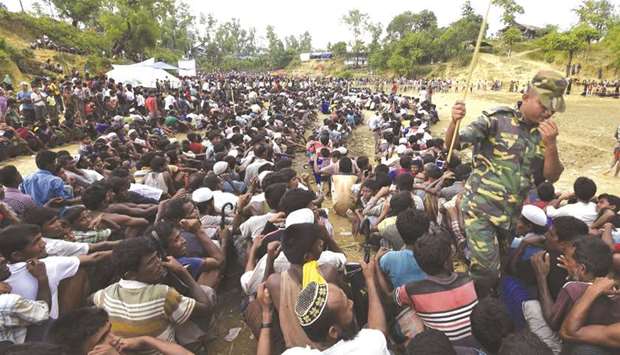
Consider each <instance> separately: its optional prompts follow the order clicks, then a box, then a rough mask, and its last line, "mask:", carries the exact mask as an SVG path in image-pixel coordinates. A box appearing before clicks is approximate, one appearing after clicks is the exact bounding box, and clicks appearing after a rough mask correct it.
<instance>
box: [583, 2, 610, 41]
mask: <svg viewBox="0 0 620 355" xmlns="http://www.w3.org/2000/svg"><path fill="white" fill-rule="evenodd" d="M573 11H574V12H575V13H576V14H577V15H578V16H579V22H582V23H586V24H588V25H590V26H592V27H594V28H595V29H596V30H597V31H598V32H599V33H600V34H601V35H605V34H606V33H607V31H608V29H609V27H610V26H611V25H612V24H613V23H614V5H613V4H611V3H610V2H609V1H608V0H583V2H582V3H581V5H580V6H579V7H578V8H576V9H573Z"/></svg>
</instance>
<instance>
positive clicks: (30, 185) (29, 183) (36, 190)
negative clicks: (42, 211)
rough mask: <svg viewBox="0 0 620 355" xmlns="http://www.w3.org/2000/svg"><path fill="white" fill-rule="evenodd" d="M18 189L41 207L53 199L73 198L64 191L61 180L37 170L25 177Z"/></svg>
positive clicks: (63, 184)
mask: <svg viewBox="0 0 620 355" xmlns="http://www.w3.org/2000/svg"><path fill="white" fill-rule="evenodd" d="M19 189H20V190H21V191H22V192H23V193H25V194H28V195H30V197H32V200H33V201H34V202H35V203H36V204H37V205H38V206H43V205H44V204H45V203H46V202H47V201H49V200H51V199H53V198H55V197H62V198H64V199H70V198H73V196H72V194H71V193H69V192H68V191H66V190H65V183H64V182H63V181H62V179H61V178H59V177H58V176H56V175H54V174H52V173H51V172H49V171H47V170H41V169H39V170H37V171H36V172H35V173H34V174H32V175H30V176H27V177H26V178H25V179H24V181H23V182H22V184H21V186H20V187H19Z"/></svg>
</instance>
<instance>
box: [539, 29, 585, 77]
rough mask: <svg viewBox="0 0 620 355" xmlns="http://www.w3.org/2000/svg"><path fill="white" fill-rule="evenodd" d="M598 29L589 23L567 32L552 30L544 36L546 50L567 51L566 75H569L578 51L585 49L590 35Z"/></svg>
mask: <svg viewBox="0 0 620 355" xmlns="http://www.w3.org/2000/svg"><path fill="white" fill-rule="evenodd" d="M595 33H596V30H594V29H592V28H591V27H589V26H587V25H580V26H577V27H574V28H572V29H571V30H569V31H566V32H562V33H560V32H552V33H549V34H548V35H546V36H545V37H544V38H543V45H544V47H545V49H546V50H548V51H551V50H557V51H563V52H566V53H567V55H568V63H567V65H566V76H568V75H569V68H570V66H571V65H572V63H573V58H574V56H575V54H576V53H578V52H579V51H581V50H583V49H584V48H585V47H586V45H587V44H588V42H589V38H590V36H592V35H593V34H595Z"/></svg>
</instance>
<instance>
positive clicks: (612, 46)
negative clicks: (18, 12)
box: [604, 23, 620, 73]
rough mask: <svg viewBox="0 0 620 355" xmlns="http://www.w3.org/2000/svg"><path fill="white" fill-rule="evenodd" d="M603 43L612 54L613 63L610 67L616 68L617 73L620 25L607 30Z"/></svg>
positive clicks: (619, 53)
mask: <svg viewBox="0 0 620 355" xmlns="http://www.w3.org/2000/svg"><path fill="white" fill-rule="evenodd" d="M604 41H605V44H606V45H607V47H608V48H609V50H610V51H611V53H612V54H613V58H614V61H613V64H612V65H613V66H614V67H615V68H616V73H617V72H618V70H620V23H618V24H616V25H615V26H613V27H611V28H610V29H609V32H608V33H607V36H606V37H605V40H604Z"/></svg>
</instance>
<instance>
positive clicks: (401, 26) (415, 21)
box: [386, 10, 437, 39]
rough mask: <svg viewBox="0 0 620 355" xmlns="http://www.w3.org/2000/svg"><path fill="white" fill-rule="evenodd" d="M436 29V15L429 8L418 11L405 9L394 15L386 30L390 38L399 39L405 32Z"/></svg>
mask: <svg viewBox="0 0 620 355" xmlns="http://www.w3.org/2000/svg"><path fill="white" fill-rule="evenodd" d="M436 29H437V17H436V16H435V13H434V12H432V11H430V10H422V11H420V12H418V13H413V12H411V11H405V12H403V13H401V14H399V15H396V16H395V17H394V18H393V19H392V21H390V23H389V24H388V27H387V28H386V31H387V33H388V36H389V37H390V38H392V39H400V38H403V37H404V36H405V34H406V33H407V32H424V31H434V30H436Z"/></svg>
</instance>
